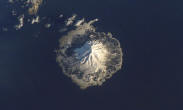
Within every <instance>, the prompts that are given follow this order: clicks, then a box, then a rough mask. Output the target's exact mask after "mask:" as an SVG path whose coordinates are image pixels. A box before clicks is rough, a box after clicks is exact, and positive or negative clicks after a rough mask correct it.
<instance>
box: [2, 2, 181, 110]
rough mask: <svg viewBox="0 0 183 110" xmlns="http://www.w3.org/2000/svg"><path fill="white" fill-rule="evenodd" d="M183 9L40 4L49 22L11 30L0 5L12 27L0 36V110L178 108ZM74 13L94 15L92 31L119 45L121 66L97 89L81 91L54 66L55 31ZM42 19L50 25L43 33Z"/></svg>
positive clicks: (163, 5) (6, 7) (157, 5)
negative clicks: (101, 33) (109, 36)
mask: <svg viewBox="0 0 183 110" xmlns="http://www.w3.org/2000/svg"><path fill="white" fill-rule="evenodd" d="M182 4H183V1H181V0H174V1H173V0H166V1H165V0H45V2H44V3H43V5H42V6H41V7H40V10H39V15H40V16H46V17H47V18H49V19H47V21H45V22H41V23H40V24H35V25H29V24H25V25H24V27H23V28H22V29H21V30H18V31H16V30H15V29H13V27H12V26H13V25H14V24H16V23H17V20H16V18H15V17H12V16H11V7H12V6H13V5H9V4H7V1H6V0H1V1H0V28H1V29H2V27H8V29H9V30H8V32H3V31H2V30H1V31H0V110H182V109H183V107H182V104H183V75H182V73H183V70H182V65H183V58H182V57H183V49H182V48H183V43H182V41H183V38H182V36H183V7H182ZM15 8H16V7H15ZM21 11H22V12H24V10H20V11H19V12H21ZM59 14H63V15H64V17H63V19H58V16H59ZM72 14H77V15H78V16H79V17H81V18H83V17H84V18H86V20H88V21H89V20H92V19H95V18H98V19H99V21H98V22H97V23H95V26H96V27H97V31H99V32H111V33H112V34H113V36H114V37H115V38H117V39H118V40H119V41H120V43H121V47H122V49H123V66H122V69H121V70H120V71H118V72H117V73H116V74H115V75H113V77H112V78H111V79H109V80H107V81H106V82H105V83H104V84H103V85H102V86H101V87H90V88H88V89H86V90H80V89H79V87H78V86H76V85H75V84H74V83H72V81H71V80H70V79H69V78H68V77H66V76H65V75H63V73H62V70H61V68H60V67H59V66H58V64H57V63H56V55H55V52H54V50H55V49H57V48H58V45H59V44H58V40H59V38H60V37H61V36H62V34H61V33H59V32H58V31H57V30H58V29H59V28H61V27H62V26H63V23H64V20H65V19H66V18H68V17H70V16H71V15H72ZM46 22H51V23H52V24H53V27H51V28H50V29H45V28H44V23H46Z"/></svg>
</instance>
